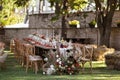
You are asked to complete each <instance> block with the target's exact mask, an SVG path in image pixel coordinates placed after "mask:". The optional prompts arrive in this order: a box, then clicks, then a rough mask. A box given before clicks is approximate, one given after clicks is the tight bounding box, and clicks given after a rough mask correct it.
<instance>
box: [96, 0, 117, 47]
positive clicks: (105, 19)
mask: <svg viewBox="0 0 120 80" xmlns="http://www.w3.org/2000/svg"><path fill="white" fill-rule="evenodd" d="M94 1H95V4H96V11H97V24H98V28H99V33H100V45H106V46H107V47H110V34H111V24H112V18H113V15H114V12H115V9H116V6H117V0H107V5H106V7H103V6H102V4H101V1H100V0H94Z"/></svg>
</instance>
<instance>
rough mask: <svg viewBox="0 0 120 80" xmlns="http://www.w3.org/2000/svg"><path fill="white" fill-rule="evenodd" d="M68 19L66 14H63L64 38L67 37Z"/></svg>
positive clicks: (62, 31)
mask: <svg viewBox="0 0 120 80" xmlns="http://www.w3.org/2000/svg"><path fill="white" fill-rule="evenodd" d="M66 22H67V19H66V15H64V16H62V30H61V36H62V38H64V39H65V38H67V23H66Z"/></svg>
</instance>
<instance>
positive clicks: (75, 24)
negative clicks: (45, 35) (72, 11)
mask: <svg viewBox="0 0 120 80" xmlns="http://www.w3.org/2000/svg"><path fill="white" fill-rule="evenodd" d="M79 24H80V22H79V21H78V20H72V21H69V26H70V27H77V26H79Z"/></svg>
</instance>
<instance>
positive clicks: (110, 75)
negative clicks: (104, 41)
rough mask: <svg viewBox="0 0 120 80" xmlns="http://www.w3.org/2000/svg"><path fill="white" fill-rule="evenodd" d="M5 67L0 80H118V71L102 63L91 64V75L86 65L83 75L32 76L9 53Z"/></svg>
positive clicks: (31, 73) (119, 74)
mask: <svg viewBox="0 0 120 80" xmlns="http://www.w3.org/2000/svg"><path fill="white" fill-rule="evenodd" d="M6 65H7V69H5V70H0V80H120V71H116V70H109V69H107V68H106V65H105V64H104V62H103V61H94V62H93V73H92V74H91V73H90V69H89V65H88V64H86V65H85V66H86V68H85V73H84V74H82V73H81V72H80V73H79V74H77V75H43V74H42V72H41V71H39V72H38V74H34V73H33V71H32V70H29V71H28V73H26V72H25V68H23V67H21V65H19V64H18V63H17V61H16V59H14V56H13V54H10V53H9V55H8V58H7V61H6Z"/></svg>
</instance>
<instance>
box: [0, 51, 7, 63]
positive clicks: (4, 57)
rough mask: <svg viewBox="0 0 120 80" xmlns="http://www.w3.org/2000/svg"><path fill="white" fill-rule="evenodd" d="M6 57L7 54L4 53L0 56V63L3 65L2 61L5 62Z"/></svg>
mask: <svg viewBox="0 0 120 80" xmlns="http://www.w3.org/2000/svg"><path fill="white" fill-rule="evenodd" d="M7 56H8V54H7V53H4V54H3V55H2V56H0V62H1V63H4V61H5V60H6V58H7Z"/></svg>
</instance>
